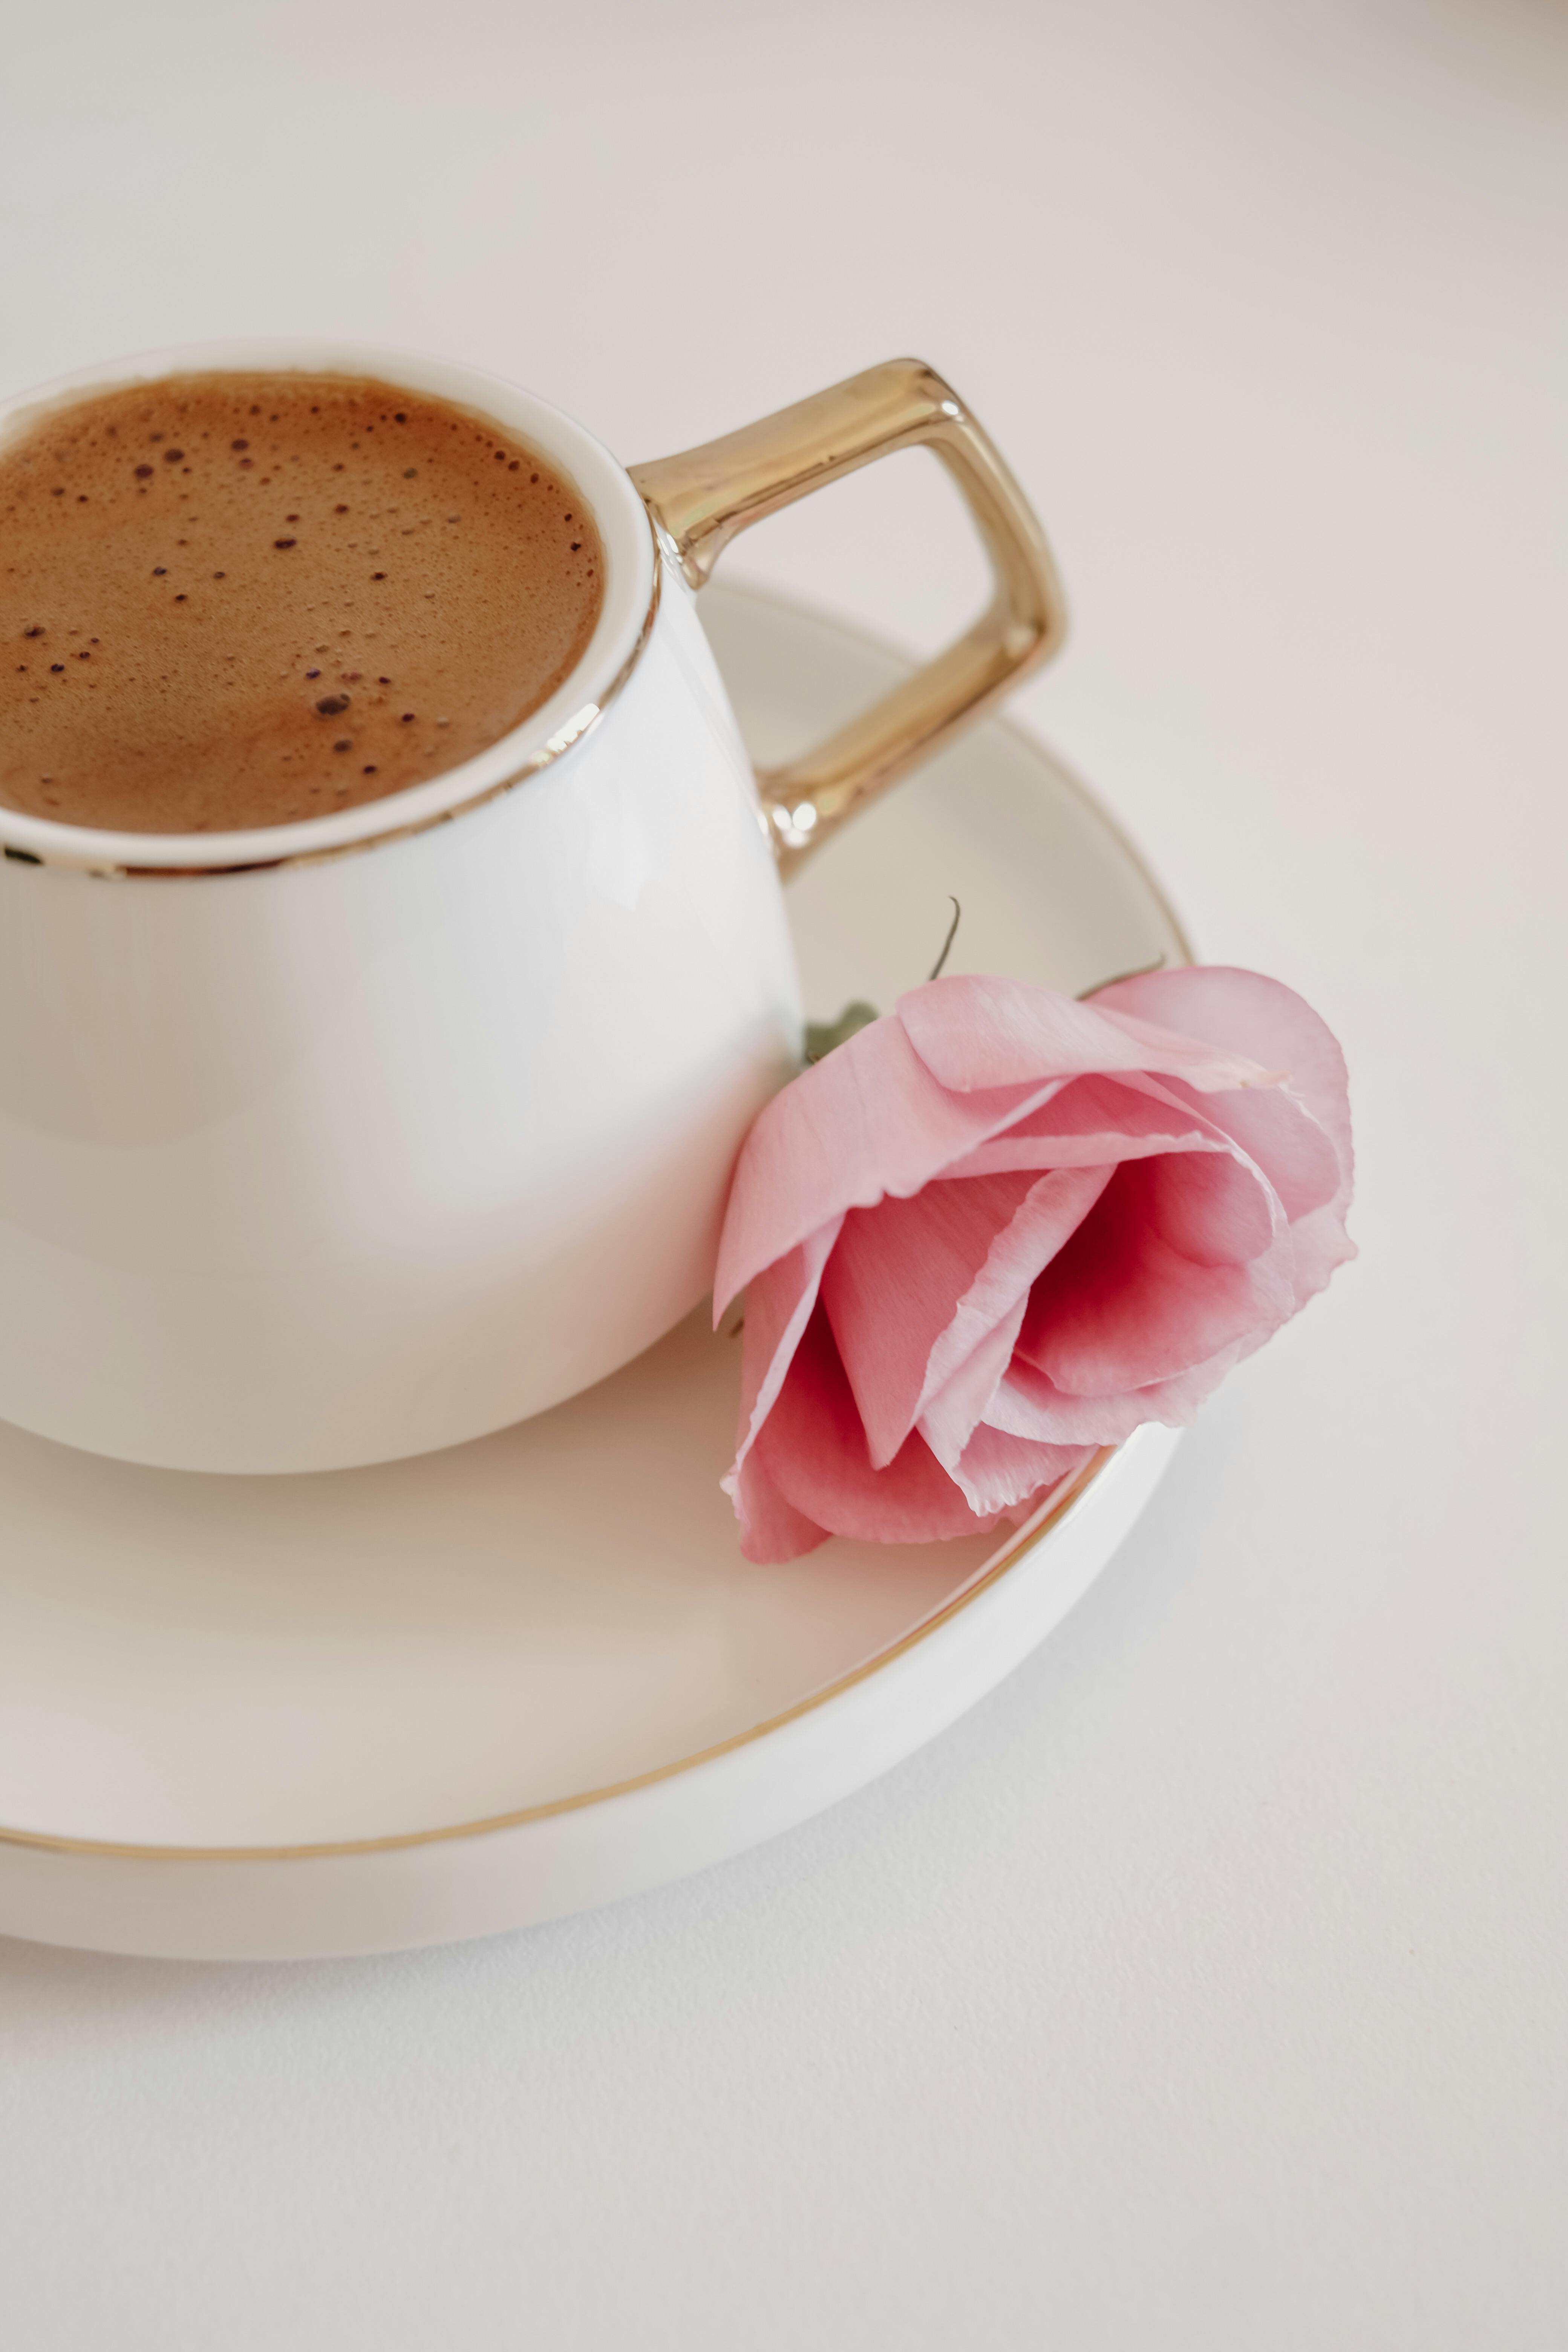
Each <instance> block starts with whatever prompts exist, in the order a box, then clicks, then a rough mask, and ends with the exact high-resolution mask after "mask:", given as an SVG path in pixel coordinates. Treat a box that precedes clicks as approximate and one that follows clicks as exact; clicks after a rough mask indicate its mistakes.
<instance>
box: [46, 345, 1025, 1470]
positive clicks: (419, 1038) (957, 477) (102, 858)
mask: <svg viewBox="0 0 1568 2352" xmlns="http://www.w3.org/2000/svg"><path fill="white" fill-rule="evenodd" d="M269 369H305V370H310V371H313V372H315V373H343V374H349V375H354V376H359V377H362V378H363V377H366V376H369V377H373V378H378V379H380V380H382V381H384V382H387V383H397V384H404V385H406V386H407V387H408V388H409V389H410V390H412V391H416V392H423V393H428V394H434V395H435V396H437V398H441V399H445V400H448V401H454V402H457V403H458V404H461V405H462V406H465V407H467V408H468V409H470V410H472V411H473V412H475V413H476V415H479V416H481V417H482V418H484V419H486V420H489V421H491V422H494V423H497V424H499V425H500V426H501V427H502V429H503V430H504V431H505V432H506V433H507V434H508V435H509V436H513V437H514V438H516V439H517V440H520V441H521V442H525V443H527V444H529V445H531V446H533V447H535V448H537V449H539V450H541V451H542V453H543V454H544V455H545V456H546V457H548V458H549V459H550V461H551V463H552V466H553V467H554V468H555V470H556V471H557V473H558V474H560V475H561V476H562V477H563V478H564V479H566V480H567V481H569V482H571V483H572V484H573V485H574V487H575V488H576V489H577V491H578V492H579V493H580V495H581V497H582V498H583V499H584V503H585V505H586V506H587V507H588V508H589V509H591V511H592V512H593V515H594V518H595V522H596V523H597V525H598V528H599V534H600V539H601V541H602V545H603V550H604V559H605V561H604V572H603V581H604V602H603V607H602V610H601V612H600V614H599V616H598V619H597V622H596V624H595V629H594V632H593V635H592V638H591V641H590V643H589V645H588V647H587V649H586V651H585V652H584V656H583V658H582V660H581V661H580V662H579V663H578V665H577V667H576V668H575V669H574V671H573V673H572V675H571V677H569V678H567V679H566V681H565V682H564V684H563V686H562V687H561V688H559V689H558V691H557V692H556V693H554V694H553V695H552V697H551V698H549V700H548V701H546V702H545V703H544V704H543V705H542V708H541V709H538V710H536V711H534V712H533V713H532V714H531V717H530V718H529V719H526V720H525V721H524V722H523V724H522V725H521V727H519V728H518V729H516V730H513V732H512V733H511V734H510V735H507V736H505V737H503V738H502V739H501V740H500V741H499V742H497V743H494V744H492V745H491V746H490V747H489V749H488V750H487V751H482V752H480V753H479V754H478V755H477V756H476V757H475V758H473V759H470V760H468V761H464V762H463V763H462V764H461V765H460V766H458V767H456V768H454V769H452V770H450V771H449V772H447V774H445V775H441V776H437V777H434V778H432V779H431V780H430V781H429V782H426V783H423V784H417V785H415V786H413V787H411V788H410V789H409V790H407V791H405V792H402V793H395V794H393V795H390V796H389V797H388V798H387V799H385V800H382V801H374V802H371V803H368V804H366V805H364V806H363V807H359V808H355V809H350V810H345V811H343V812H342V814H336V815H331V816H325V817H318V818H311V819H310V820H309V821H307V822H304V823H301V824H282V825H274V826H268V827H264V828H261V829H258V830H256V831H252V832H249V833H233V834H227V835H145V834H110V833H97V832H93V831H91V830H89V829H87V828H83V827H77V826H72V825H67V824H58V823H56V822H53V821H51V820H45V819H42V818H38V817H34V816H29V815H26V814H21V813H19V812H17V811H16V810H12V809H7V808H5V807H4V806H0V849H3V850H4V856H0V1418H3V1419H5V1420H7V1421H12V1422H16V1423H19V1424H20V1425H21V1426H22V1427H23V1428H25V1429H30V1430H34V1431H37V1432H38V1433H41V1434H43V1435H44V1436H47V1437H53V1438H59V1439H62V1440H64V1441H65V1442H67V1443H68V1444H73V1445H79V1446H84V1447H88V1448H89V1449H91V1450H92V1451H94V1452H97V1453H101V1454H117V1455H120V1456H121V1457H123V1458H124V1459H126V1460H129V1461H132V1462H143V1463H149V1464H153V1465H159V1466H162V1467H165V1468H171V1469H184V1470H213V1471H238V1472H249V1471H300V1470H331V1469H340V1468H347V1467H349V1466H351V1465H355V1464H361V1463H368V1462H382V1461H390V1460H394V1459H395V1458H396V1457H397V1456H399V1455H402V1454H417V1453H423V1452H426V1451H427V1450H429V1449H431V1448H434V1447H437V1446H442V1445H451V1444H457V1443H458V1442H459V1441H460V1440H462V1439H465V1438H470V1437H476V1436H479V1435H480V1434H481V1433H484V1432H485V1431H487V1430H490V1429H496V1428H500V1426H502V1425H503V1424H505V1423H508V1422H511V1421H516V1420H520V1419H521V1418H522V1417H523V1416H524V1415H526V1414H528V1413H532V1412H541V1411H542V1409H543V1408H544V1407H545V1406H547V1405H551V1404H553V1403H555V1402H558V1401H559V1400H560V1399H562V1398H563V1397H566V1396H570V1395H572V1394H573V1393H574V1391H576V1390H578V1389H581V1388H584V1387H586V1386H587V1385H588V1384H589V1383H590V1382H592V1381H596V1380H599V1379H601V1378H603V1376H604V1375H605V1373H607V1372H610V1371H613V1370H615V1369H616V1366H617V1365H620V1364H622V1363H625V1362H626V1361H627V1360H628V1359H629V1358H631V1357H632V1356H634V1355H636V1354H637V1353H638V1352H639V1351H640V1350H641V1349H643V1348H645V1347H647V1346H648V1345H649V1344H650V1343H651V1342H652V1341H653V1340H654V1339H658V1336H659V1334H660V1333H661V1332H663V1331H665V1330H668V1328H669V1327H670V1325H671V1324H673V1323H675V1322H676V1321H678V1320H679V1318H680V1317H681V1316H682V1315H683V1314H684V1313H685V1312H686V1311H687V1310H688V1309H689V1307H692V1306H694V1305H695V1304H696V1302H697V1300H698V1299H699V1298H700V1297H701V1296H702V1294H703V1292H704V1290H705V1289H706V1288H707V1287H708V1285H709V1281H710V1276H711V1272H712V1267H713V1261H714V1255H715V1249H716V1244H717V1240H718V1232H719V1225H720V1221H721V1213H722V1209H723V1203H724V1196H725V1192H726V1190H727V1186H728V1182H729V1177H730V1171H731V1165H732V1163H733V1160H734V1156H735V1152H736V1150H737V1149H738V1147H739V1145H740V1142H741V1139H742V1136H743V1135H744V1133H745V1130H746V1129H747V1127H748V1126H749V1125H750V1123H751V1120H752V1118H753V1117H754V1115H755V1113H756V1112H757V1110H758V1109H759V1108H761V1106H762V1105H763V1102H764V1101H765V1100H766V1099H767V1097H769V1096H770V1095H771V1094H772V1093H773V1091H774V1090H775V1089H776V1088H777V1087H779V1086H780V1085H782V1084H783V1083H784V1080H785V1079H786V1078H787V1077H788V1076H790V1075H791V1074H792V1072H793V1071H794V1070H795V1068H796V1067H797V1066H798V1062H799V1055H800V1047H801V1028H802V1024H801V1008H800V1000H799V990H798V985H797V982H796V979H795V962H794V957H793V954H792V951H791V948H790V941H789V933H788V929H787V927H786V924H785V920H784V905H783V900H782V898H781V894H780V887H779V876H780V870H781V867H782V868H783V869H784V870H786V871H787V870H788V869H789V868H790V867H791V866H794V865H796V864H798V862H799V861H800V859H801V858H803V857H805V856H808V855H810V854H813V853H814V852H815V851H816V848H817V847H818V845H820V843H821V842H822V840H823V838H824V836H825V835H827V834H828V833H830V832H831V831H832V830H833V829H835V828H836V827H837V825H839V824H842V823H844V822H845V821H846V820H847V818H848V817H849V816H850V815H851V814H853V813H854V812H855V811H856V810H857V809H858V808H859V807H861V806H863V805H864V804H865V803H866V802H867V801H868V800H869V799H870V798H871V797H873V796H874V794H876V793H879V792H881V791H884V790H885V789H886V788H887V787H888V785H889V783H891V782H894V781H895V780H896V779H897V778H898V777H899V776H900V775H901V774H903V773H905V772H907V771H908V769H909V768H910V766H911V765H912V764H913V763H914V762H915V761H917V760H919V759H921V758H922V757H923V756H925V754H926V753H927V752H929V751H931V750H932V749H933V748H934V747H935V746H936V745H937V744H939V743H941V742H943V741H946V740H950V738H951V737H952V735H953V734H954V733H955V732H956V731H957V730H959V729H960V728H962V727H963V726H966V725H968V724H970V723H971V722H972V721H973V719H975V718H977V717H978V716H979V715H980V714H981V713H982V712H983V711H984V710H985V709H988V708H990V707H991V705H992V704H993V703H994V701H995V700H996V698H998V697H999V696H1000V695H1001V694H1003V693H1004V692H1005V691H1006V690H1007V688H1009V686H1011V684H1012V683H1013V682H1014V681H1015V680H1016V678H1017V677H1019V676H1021V675H1022V673H1023V672H1024V671H1025V670H1026V669H1028V668H1030V667H1033V666H1034V664H1036V663H1037V662H1038V661H1041V660H1044V659H1045V658H1046V656H1047V654H1048V653H1049V652H1050V651H1051V650H1052V649H1053V648H1054V647H1055V646H1056V645H1058V643H1059V642H1060V638H1061V635H1062V630H1063V626H1064V617H1065V616H1064V611H1063V607H1062V603H1061V596H1060V591H1059V587H1058V583H1057V580H1056V574H1055V572H1054V569H1053V567H1052V564H1051V561H1050V555H1049V551H1048V550H1047V546H1046V543H1045V540H1044V538H1043V536H1042V534H1041V532H1040V528H1039V525H1038V523H1037V520H1036V519H1035V517H1034V515H1033V513H1032V512H1031V510H1030V509H1029V506H1028V502H1027V500H1026V499H1025V497H1024V495H1023V493H1022V491H1021V490H1020V489H1019V488H1018V485H1017V484H1016V482H1015V481H1014V480H1013V478H1012V476H1011V475H1010V474H1009V473H1008V471H1007V468H1006V467H1005V464H1004V463H1003V461H1002V459H1001V457H1000V456H999V455H998V453H997V452H996V450H995V449H994V446H992V444H991V443H990V441H989V440H988V439H987V438H986V436H985V435H984V432H983V431H982V429H981V427H980V426H979V425H978V423H977V422H976V420H975V419H974V418H973V416H972V415H970V414H969V413H968V412H967V410H966V409H965V408H964V406H963V403H962V401H961V400H960V399H959V398H958V395H957V394H955V393H954V392H953V390H952V386H951V385H950V384H949V383H946V382H945V380H944V379H943V378H942V377H941V376H939V375H937V374H936V373H934V372H933V371H932V370H931V369H930V368H929V367H927V366H925V365H924V364H923V363H922V362H920V361H917V360H896V361H888V362H882V363H881V364H880V365H879V366H877V367H874V368H870V369H868V370H866V371H865V372H863V373H861V374H859V375H858V376H854V377H851V378H849V379H848V380H847V382H846V383H842V384H837V385H833V386H830V387H829V388H828V390H826V392H823V393H818V394H814V395H812V396H811V397H810V398H809V399H807V400H805V401H802V402H798V403H796V404H795V405H794V406H792V407H790V408H786V409H783V410H780V411H779V412H778V413H777V414H776V415H773V416H772V417H764V418H763V419H761V420H759V421H758V422H757V423H756V424H754V425H750V426H747V427H744V428H743V429H742V430H741V431H740V432H738V433H735V434H731V435H729V436H725V437H724V438H722V439H721V440H718V441H713V442H709V443H706V444H704V445H702V446H700V447H698V448H695V449H689V450H686V451H683V452H681V453H680V454H679V455H678V456H676V457H670V458H667V459H662V460H658V461H656V462H655V463H653V464H652V465H648V466H643V467H638V468H637V473H636V476H635V477H633V476H631V475H628V474H627V472H626V469H625V468H624V467H621V466H620V465H619V464H618V463H617V462H616V459H615V458H614V457H612V456H611V455H610V453H609V451H608V450H607V449H605V448H604V447H603V446H602V445H601V444H600V443H599V442H597V441H595V439H594V437H593V436H592V435H591V434H588V433H585V432H584V429H583V428H582V426H581V425H575V424H574V423H573V421H572V420H571V418H569V417H566V416H563V415H562V414H561V412H560V411H559V410H558V409H554V408H552V407H550V406H549V405H548V404H547V403H545V402H543V401H541V400H538V399H536V398H535V397H534V396H533V395H532V394H529V393H525V392H521V391H519V390H518V389H517V388H516V387H515V386H512V385H510V384H506V383H500V382H498V381H497V380H496V379H495V378H493V377H490V376H487V375H483V374H479V373H476V372H475V371H474V370H472V369H467V368H460V367H456V366H452V365H450V364H448V363H447V362H444V361H438V360H430V359H421V358H417V357H414V356H411V355H409V354H407V353H405V352H375V351H366V350H363V349H361V348H357V347H354V346H342V345H332V344H324V343H314V344H304V345H301V344H298V343H239V344H235V343H229V344H219V345H216V346H214V347H212V348H210V349H207V350H205V351H203V350H195V351H176V352H162V353H154V354H153V355H151V356H150V357H148V358H145V359H142V360H140V361H132V362H121V363H120V364H118V365H116V366H112V367H109V368H100V369H96V370H92V371H89V373H85V374H83V375H80V376H78V377H76V378H74V379H72V380H70V381H69V382H68V383H61V384H57V385H54V386H51V387H49V388H47V390H46V391H45V392H43V393H41V394H33V395H31V396H30V397H29V398H27V399H25V400H20V401H13V402H10V403H8V404H4V405H0V440H3V439H4V438H5V436H8V435H10V434H14V433H16V432H22V431H26V430H28V429H29V428H30V427H31V426H32V425H34V424H35V423H36V422H37V420H38V418H39V417H40V416H41V415H47V413H48V412H49V410H50V409H51V408H52V407H58V406H62V405H65V404H68V403H70V402H71V401H73V400H76V399H79V398H80V397H81V396H82V395H83V394H90V393H94V392H97V391H100V390H102V389H104V388H105V387H106V386H108V385H110V384H121V383H128V382H139V381H150V380H153V379H156V378H159V377H163V376H167V375H174V374H193V373H206V372H210V371H220V372H221V371H224V370H238V371H242V372H245V373H254V372H257V371H266V370H269ZM917 446H926V447H929V448H930V449H931V451H932V452H933V453H934V455H935V456H936V457H938V458H939V459H940V460H941V461H942V464H943V465H944V466H945V467H946V468H947V469H948V471H949V473H950V474H951V476H952V478H953V480H954V481H955V483H956V484H957V485H958V488H959V489H960V490H961V492H962V493H963V497H964V499H966V501H967V503H968V505H969V509H970V511H971V514H972V516H973V520H974V522H975V525H976V528H977V529H978V530H979V532H980V535H981V537H982V539H983V540H984V543H985V545H986V548H987V550H988V551H989V553H990V556H991V560H992V567H993V571H994V582H995V592H994V596H993V599H992V602H991V604H990V605H989V606H988V608H987V609H986V611H985V612H984V614H982V616H981V617H980V619H979V620H978V621H977V622H976V623H975V624H974V625H973V626H972V627H971V628H970V629H969V630H968V631H967V632H966V634H965V635H963V637H961V638H960V639H959V640H958V641H957V642H956V643H955V644H954V645H952V646H950V647H948V648H947V650H946V651H945V652H944V653H942V654H941V655H939V656H936V658H935V659H934V660H932V661H931V662H930V663H929V664H928V665H927V666H926V667H924V668H923V669H922V670H921V671H919V672H918V673H917V674H916V675H915V676H913V677H910V679H908V680H907V681H905V682H904V683H903V684H902V685H900V687H898V688H895V689H894V691H893V692H892V693H891V694H890V695H889V696H888V697H886V698H884V700H883V701H882V702H881V703H879V704H878V705H876V706H875V707H874V708H873V709H871V710H870V711H868V712H866V713H863V714H862V715H861V716H860V717H858V719H853V720H851V721H850V722H849V723H848V724H847V726H845V727H843V728H841V729H840V730H839V731H838V732H837V734H836V735H834V736H832V737H830V738H829V740H827V741H826V743H824V744H822V745H819V746H818V747H817V748H816V750H815V751H812V752H810V753H808V754H807V755H805V757H804V758H802V759H800V760H797V761H794V762H793V763H792V764H791V765H790V766H789V767H787V768H784V769H779V770H776V771H774V772H773V773H772V774H771V775H767V776H763V777H762V778H760V779H759V778H756V777H754V776H753V774H752V769H751V766H750V763H749V762H748V761H747V758H746V754H745V751H744V750H743V748H742V743H741V739H740V735H739V733H738V731H737V729H736V726H735V721H734V718H733V715H732V713H731V709H730V706H729V702H728V700H727V698H726V696H725V693H724V688H723V686H722V684H721V680H720V677H719V675H718V671H717V669H716V668H715V667H714V664H713V660H712V657H711V656H710V653H709V650H708V646H707V641H706V639H705V638H704V636H703V635H702V631H701V628H700V624H699V622H698V619H697V615H696V612H695V609H694V605H693V601H692V595H693V591H694V590H695V589H696V588H698V587H699V586H700V584H701V583H702V582H703V581H704V580H705V579H706V578H707V577H708V575H709V572H710V570H711V568H712V565H713V562H714V560H715V558H716V556H717V554H718V553H719V551H720V550H721V548H723V547H724V546H725V545H726V544H727V543H728V542H729V541H730V540H731V539H732V538H733V537H734V535H735V533H736V532H737V531H738V530H744V529H745V528H746V527H747V526H748V525H749V524H751V523H752V522H755V521H758V520H761V519H762V518H763V516H764V515H767V514H771V513H773V512H774V511H776V510H777V509H778V508H779V507H781V506H784V505H786V504H788V503H789V502H790V501H791V500H792V499H797V498H801V497H804V496H805V495H806V494H807V493H808V492H810V491H811V490H813V489H816V488H820V487H821V486H822V485H823V484H824V483H826V482H829V481H833V480H836V479H837V478H839V476H841V475H842V474H844V473H847V472H848V471H850V470H851V469H852V468H853V467H857V466H860V465H865V464H868V463H869V462H871V461H872V460H874V459H876V458H879V457H887V456H889V455H891V454H893V453H894V452H896V451H898V450H900V449H906V448H913V447H917ZM656 521H657V524H658V531H657V536H656V531H655V522H656Z"/></svg>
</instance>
